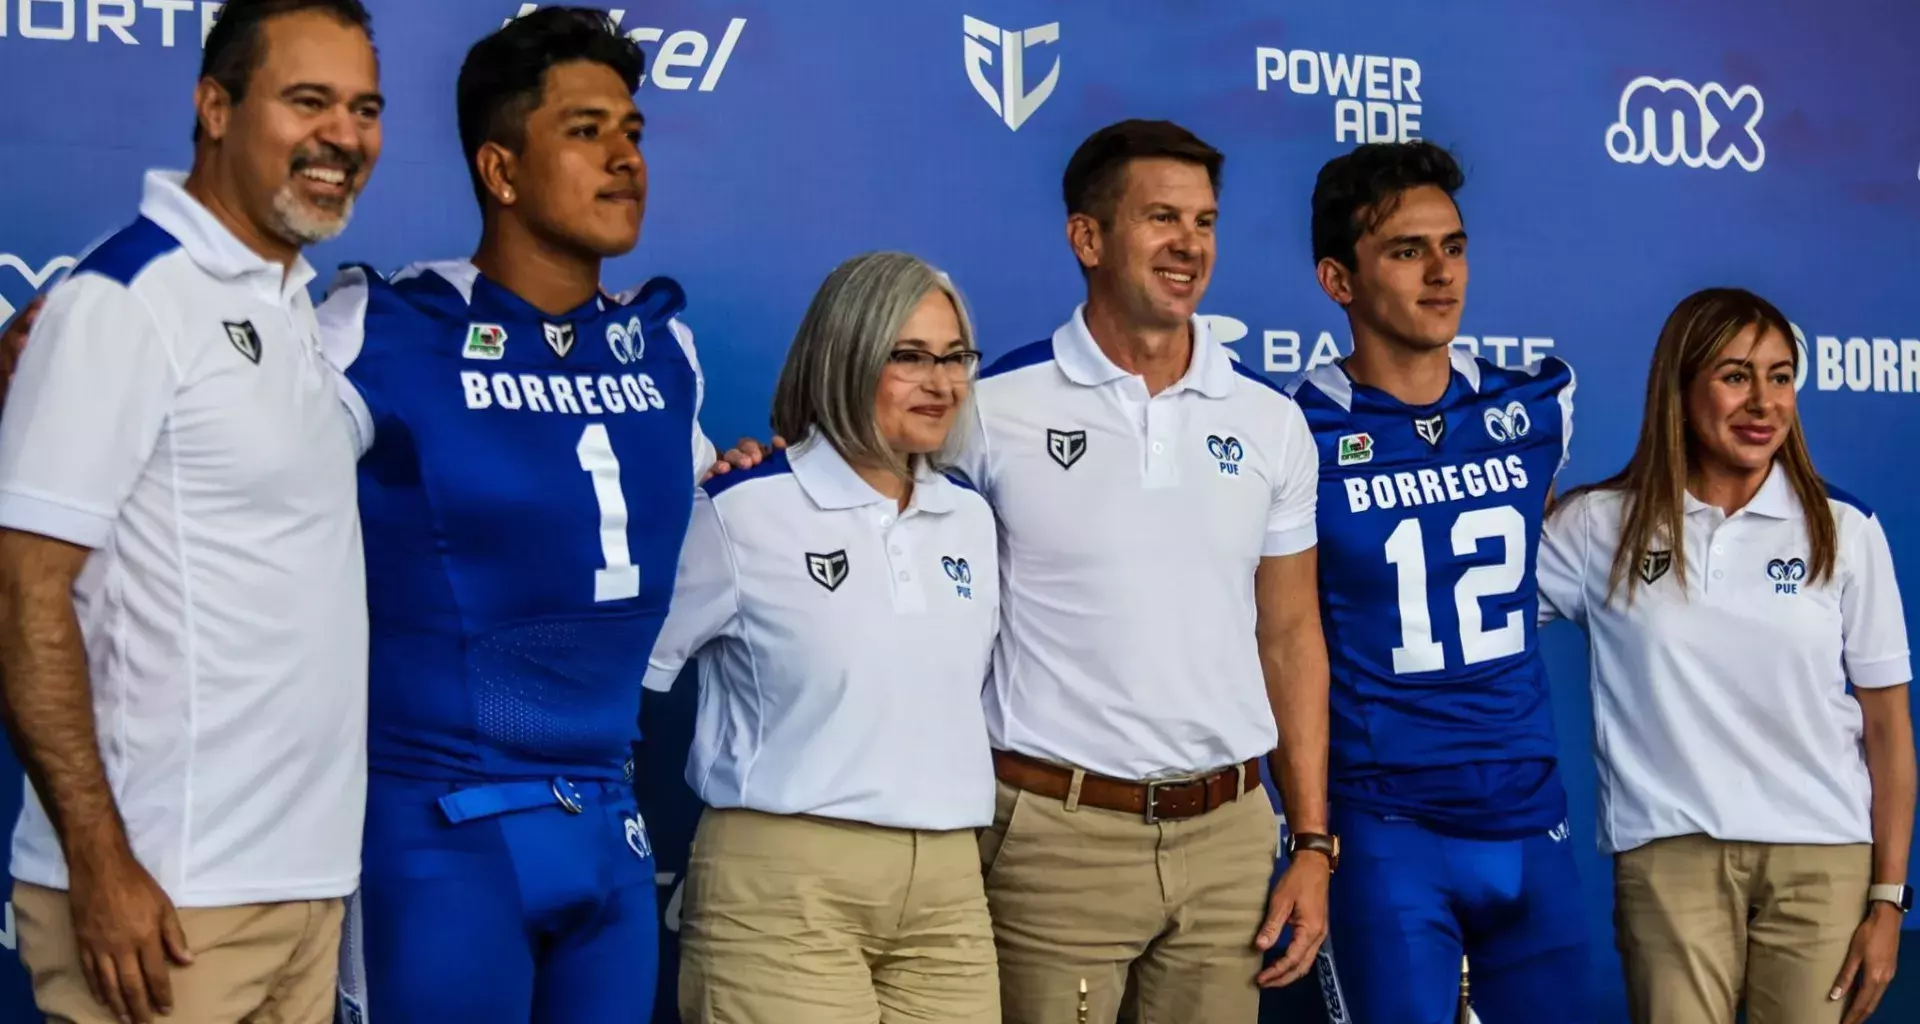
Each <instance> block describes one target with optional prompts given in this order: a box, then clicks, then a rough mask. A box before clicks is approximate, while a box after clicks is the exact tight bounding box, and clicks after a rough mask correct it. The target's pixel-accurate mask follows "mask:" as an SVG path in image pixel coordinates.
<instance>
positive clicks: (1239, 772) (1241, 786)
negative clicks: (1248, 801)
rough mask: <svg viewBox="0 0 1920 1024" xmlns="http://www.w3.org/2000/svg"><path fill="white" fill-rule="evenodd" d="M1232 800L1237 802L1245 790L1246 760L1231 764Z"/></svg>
mask: <svg viewBox="0 0 1920 1024" xmlns="http://www.w3.org/2000/svg"><path fill="white" fill-rule="evenodd" d="M1233 778H1234V781H1233V802H1234V803H1239V802H1240V797H1241V795H1242V794H1244V793H1245V792H1246V791H1247V762H1245V761H1242V762H1240V763H1239V764H1236V765H1234V766H1233Z"/></svg>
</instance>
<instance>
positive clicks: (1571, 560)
mask: <svg viewBox="0 0 1920 1024" xmlns="http://www.w3.org/2000/svg"><path fill="white" fill-rule="evenodd" d="M1589 499H1590V495H1589V494H1582V495H1580V496H1579V497H1577V498H1574V499H1573V500H1572V501H1570V502H1562V503H1560V504H1559V505H1558V506H1556V507H1555V508H1554V510H1553V511H1552V512H1550V513H1548V515H1547V520H1546V522H1545V523H1543V524H1541V527H1540V554H1539V558H1538V560H1537V568H1536V571H1535V573H1534V578H1535V579H1536V580H1537V581H1538V582H1539V589H1540V614H1539V622H1540V624H1541V625H1545V624H1547V623H1549V622H1552V621H1554V620H1555V619H1567V620H1569V621H1572V622H1576V623H1579V624H1580V625H1582V626H1584V625H1586V622H1587V545H1588V544H1589V543H1590V542H1589V539H1588V538H1590V537H1591V536H1592V531H1591V530H1590V529H1588V517H1590V516H1592V515H1593V502H1592V501H1591V500H1589Z"/></svg>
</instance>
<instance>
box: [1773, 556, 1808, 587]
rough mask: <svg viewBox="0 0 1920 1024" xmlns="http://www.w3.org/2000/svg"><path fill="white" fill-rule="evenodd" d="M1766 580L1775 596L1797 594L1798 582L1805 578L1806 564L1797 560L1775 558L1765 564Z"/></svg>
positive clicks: (1801, 560)
mask: <svg viewBox="0 0 1920 1024" xmlns="http://www.w3.org/2000/svg"><path fill="white" fill-rule="evenodd" d="M1767 578H1768V579H1770V580H1772V581H1773V592H1774V593H1776V594H1798V593H1799V592H1800V581H1801V580H1804V579H1806V578H1807V563H1806V562H1805V560H1803V559H1799V558H1784V559H1782V558H1776V559H1774V560H1773V561H1771V562H1768V563H1767Z"/></svg>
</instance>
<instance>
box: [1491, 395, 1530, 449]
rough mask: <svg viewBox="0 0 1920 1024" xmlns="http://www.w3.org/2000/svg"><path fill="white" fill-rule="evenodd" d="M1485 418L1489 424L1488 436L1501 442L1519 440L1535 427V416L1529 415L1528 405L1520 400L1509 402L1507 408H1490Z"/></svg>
mask: <svg viewBox="0 0 1920 1024" xmlns="http://www.w3.org/2000/svg"><path fill="white" fill-rule="evenodd" d="M1483 418H1484V419H1485V420H1486V424H1487V436H1488V437H1491V438H1493V439H1494V440H1495V441H1498V442H1500V443H1501V444H1506V443H1507V442H1509V441H1518V440H1520V439H1521V438H1523V437H1525V436H1527V431H1529V430H1532V429H1533V418H1532V417H1531V416H1528V415H1527V407H1526V406H1525V405H1523V404H1521V403H1519V402H1508V403H1507V407H1506V408H1505V409H1488V410H1487V411H1486V415H1485V416H1484V417H1483Z"/></svg>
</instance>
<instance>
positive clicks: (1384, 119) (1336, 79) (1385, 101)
mask: <svg viewBox="0 0 1920 1024" xmlns="http://www.w3.org/2000/svg"><path fill="white" fill-rule="evenodd" d="M1254 62H1255V64H1256V65H1257V66H1258V68H1259V75H1258V77H1257V78H1256V79H1255V84H1256V85H1257V86H1258V88H1259V89H1260V91H1261V92H1266V91H1267V83H1268V82H1285V83H1287V88H1289V89H1292V90H1293V91H1294V92H1296V93H1298V94H1300V95H1302V96H1317V95H1320V94H1321V93H1323V92H1324V93H1325V94H1326V95H1328V96H1332V97H1334V103H1333V138H1334V141H1335V142H1407V141H1410V140H1413V139H1417V138H1419V137H1420V62H1419V61H1417V60H1413V59H1411V58H1408V57H1375V56H1367V55H1363V54H1344V53H1324V52H1321V51H1319V50H1282V49H1278V48H1276V47H1271V46H1260V47H1256V48H1255V49H1254ZM1362 96H1364V97H1365V99H1362V98H1361V97H1362Z"/></svg>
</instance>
